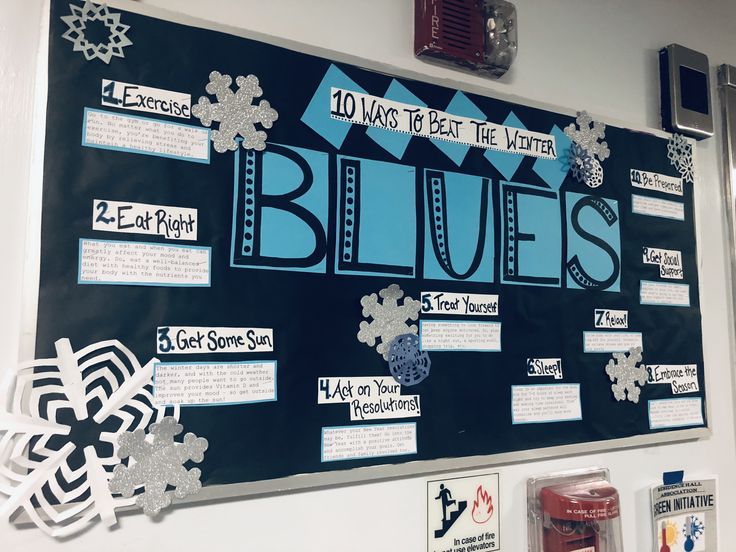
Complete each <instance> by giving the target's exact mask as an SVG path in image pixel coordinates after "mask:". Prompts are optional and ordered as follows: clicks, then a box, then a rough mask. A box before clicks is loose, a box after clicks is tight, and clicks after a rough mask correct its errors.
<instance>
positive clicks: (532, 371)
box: [526, 358, 562, 379]
mask: <svg viewBox="0 0 736 552" xmlns="http://www.w3.org/2000/svg"><path fill="white" fill-rule="evenodd" d="M526 374H527V376H548V377H553V378H555V379H562V359H561V358H528V359H526Z"/></svg>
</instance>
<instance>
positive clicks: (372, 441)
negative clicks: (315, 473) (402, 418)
mask: <svg viewBox="0 0 736 552" xmlns="http://www.w3.org/2000/svg"><path fill="white" fill-rule="evenodd" d="M416 453H417V424H416V423H414V422H411V423H399V424H380V425H353V426H347V427H323V428H322V461H323V462H335V461H337V460H353V459H357V458H377V457H381V456H399V455H404V454H416Z"/></svg>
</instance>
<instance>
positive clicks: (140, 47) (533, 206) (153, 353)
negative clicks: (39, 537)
mask: <svg viewBox="0 0 736 552" xmlns="http://www.w3.org/2000/svg"><path fill="white" fill-rule="evenodd" d="M119 5H120V4H115V3H112V4H111V7H106V6H98V5H96V4H92V3H84V2H82V1H81V0H77V1H76V2H75V1H72V2H71V3H70V2H68V1H56V0H53V1H52V2H51V14H50V25H49V31H50V32H49V59H48V100H47V102H48V103H47V113H46V147H45V160H44V170H43V173H44V176H43V199H42V227H41V244H40V259H41V262H40V286H39V300H38V322H37V331H36V359H43V360H37V361H36V362H35V364H33V368H32V371H31V372H30V373H31V374H33V375H32V376H29V378H28V380H27V381H28V382H30V385H31V392H30V395H31V396H32V400H33V401H35V403H34V404H35V407H33V408H32V409H31V410H32V412H31V414H29V415H30V416H32V417H33V416H35V417H36V418H39V419H43V420H47V421H49V420H50V421H52V422H53V423H54V424H60V425H63V426H66V427H68V428H70V429H69V431H67V432H66V435H62V434H54V435H51V436H43V437H41V438H39V436H38V435H39V434H38V433H37V434H35V435H36V436H35V437H34V439H35V440H38V439H41V442H42V443H43V444H44V447H43V448H38V447H37V448H35V449H32V459H33V458H35V459H36V460H38V461H41V460H42V459H43V458H44V454H46V453H49V451H56V450H60V449H63V448H64V447H68V445H69V443H71V448H69V449H68V450H71V452H69V454H68V455H67V456H66V457H65V458H66V460H65V462H67V463H68V465H69V467H70V469H79V468H80V467H82V468H84V466H88V465H89V461H90V458H91V456H90V455H94V456H92V457H96V458H97V460H98V463H100V464H101V465H102V467H103V469H104V470H105V472H104V473H106V474H107V479H109V478H110V477H111V475H110V474H111V473H112V471H113V467H114V465H116V464H118V463H120V462H121V460H120V459H119V458H118V457H115V454H114V453H117V452H119V451H118V448H117V447H116V445H115V443H116V440H117V438H118V437H119V436H120V434H122V433H124V432H126V431H133V430H135V429H139V430H141V431H147V430H148V429H149V425H150V423H151V422H154V421H158V422H159V423H163V422H161V420H162V419H163V417H164V416H171V417H173V418H174V419H175V420H176V421H177V422H178V423H179V424H181V426H183V428H184V431H186V432H191V433H193V434H195V435H196V436H198V437H200V438H205V439H206V440H207V448H206V452H204V454H203V456H202V455H200V454H198V453H197V454H195V453H193V454H192V456H191V457H190V458H188V460H189V461H192V460H194V461H195V462H196V466H197V468H198V469H199V470H201V475H200V481H201V485H202V487H203V489H202V493H200V496H201V497H212V496H225V495H227V494H241V493H242V494H247V493H250V492H261V491H272V490H281V489H289V488H298V487H303V486H308V485H312V484H322V483H330V482H341V481H354V480H360V479H365V478H375V477H382V476H386V475H393V474H401V473H421V472H427V471H431V470H433V469H435V470H436V469H438V468H445V467H452V466H471V465H480V464H482V463H486V464H487V463H489V462H490V461H493V459H494V458H495V459H498V458H503V459H505V460H514V459H520V458H525V457H527V456H528V455H530V452H529V451H540V450H541V451H542V452H541V454H545V452H544V451H561V452H565V451H573V450H582V448H581V447H582V446H585V447H616V446H621V445H627V444H633V443H636V444H645V443H648V442H662V441H667V440H674V439H681V438H685V437H694V436H699V435H702V434H703V430H704V429H705V428H707V417H706V402H705V388H704V376H703V370H704V365H703V354H702V333H701V315H700V308H699V294H698V262H697V251H696V232H695V221H694V213H695V209H694V206H693V185H694V184H693V183H694V181H695V180H696V179H695V178H694V174H693V159H692V144H691V143H690V142H689V141H688V140H685V139H683V138H682V137H679V136H672V137H666V136H664V135H661V134H660V135H654V134H650V133H644V132H639V131H633V130H629V129H626V128H620V127H617V126H613V125H610V124H604V123H603V122H602V121H599V120H597V119H595V118H594V117H591V116H589V115H588V114H587V113H585V112H583V111H581V112H579V113H578V114H577V116H576V115H575V114H573V115H570V114H569V112H566V113H556V112H553V111H548V110H543V109H537V108H533V107H529V106H526V105H523V104H518V103H510V102H508V101H503V100H500V99H495V98H492V97H487V96H483V95H478V94H474V93H470V92H466V91H462V90H457V89H451V88H447V87H443V86H438V85H436V84H431V83H428V82H422V81H420V80H410V79H406V78H401V77H400V76H394V75H392V74H388V73H386V72H376V71H371V70H366V69H362V68H360V67H359V66H357V65H353V64H347V63H342V62H338V61H335V60H331V59H329V58H326V57H317V56H314V55H308V54H306V53H302V52H301V51H297V49H294V48H284V47H280V46H276V45H272V44H269V43H267V42H263V41H258V40H253V39H249V38H244V37H241V36H235V35H233V34H228V33H224V32H218V31H215V30H209V29H205V28H202V27H199V26H193V25H188V24H182V23H175V22H171V21H167V20H164V19H160V18H156V17H151V16H147V15H142V14H140V13H134V12H133V11H127V10H126V9H120V8H116V7H115V6H119ZM124 6H126V7H127V6H129V4H124ZM140 9H141V8H136V10H137V11H139V10H140ZM336 57H340V56H339V55H337V54H336ZM582 107H584V106H581V108H582ZM70 366H71V368H70ZM39 374H41V375H39ZM19 385H20V384H19ZM19 404H20V403H19ZM18 408H21V407H20V406H18ZM111 413H116V415H112V414H111ZM19 432H20V430H19ZM179 438H181V436H179ZM35 440H34V441H31V442H32V443H34V442H38V441H35ZM576 446H577V447H578V448H577V449H576V448H575V447H576ZM560 447H561V448H560ZM199 452H202V451H201V450H200V451H199ZM118 456H119V455H118ZM195 456H197V458H194V457H195ZM123 464H125V461H123ZM191 465H193V464H191ZM293 476H298V477H293ZM138 483H140V482H138ZM223 489H224V490H223ZM227 489H235V490H234V491H228V490H227ZM113 494H114V493H113Z"/></svg>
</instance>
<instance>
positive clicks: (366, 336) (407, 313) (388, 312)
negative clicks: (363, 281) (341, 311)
mask: <svg viewBox="0 0 736 552" xmlns="http://www.w3.org/2000/svg"><path fill="white" fill-rule="evenodd" d="M379 296H380V297H381V299H383V301H381V302H379V301H378V297H379ZM402 297H404V292H403V290H402V289H401V288H400V287H399V286H398V285H397V284H391V285H390V286H388V287H387V288H385V289H382V290H381V291H379V292H378V295H376V294H375V293H371V294H370V295H366V296H364V297H363V298H362V299H361V300H360V304H361V305H363V316H364V317H366V318H368V317H371V318H372V319H373V320H372V321H371V322H368V321H366V320H363V321H362V322H361V323H360V330H359V331H358V341H360V342H361V343H365V344H366V345H369V346H370V347H374V346H376V340H377V339H379V338H380V340H381V342H380V343H379V344H378V345H377V346H376V351H378V352H379V353H381V354H382V355H383V358H384V359H386V360H388V352H389V347H390V346H391V342H392V341H393V340H394V339H395V338H396V337H398V336H400V335H403V334H415V335H416V334H417V333H418V328H417V326H416V324H412V325H411V326H410V325H408V324H407V323H406V321H407V320H417V319H418V318H419V309H420V308H421V303H420V302H419V301H417V300H416V299H412V298H411V297H405V298H404V300H403V302H402V304H399V299H401V298H402Z"/></svg>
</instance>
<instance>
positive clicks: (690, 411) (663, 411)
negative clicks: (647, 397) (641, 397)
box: [649, 397, 703, 429]
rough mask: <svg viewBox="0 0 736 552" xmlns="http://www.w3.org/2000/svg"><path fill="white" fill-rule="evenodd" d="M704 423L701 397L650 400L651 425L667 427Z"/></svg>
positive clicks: (655, 427)
mask: <svg viewBox="0 0 736 552" xmlns="http://www.w3.org/2000/svg"><path fill="white" fill-rule="evenodd" d="M699 425H703V402H702V399H701V398H699V397H698V398H692V399H659V400H654V401H649V427H650V428H651V429H667V428H673V427H690V426H699Z"/></svg>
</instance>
